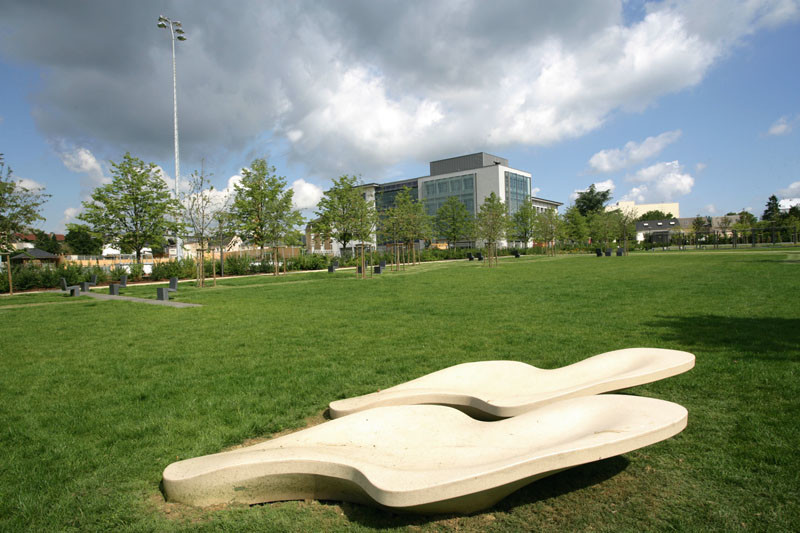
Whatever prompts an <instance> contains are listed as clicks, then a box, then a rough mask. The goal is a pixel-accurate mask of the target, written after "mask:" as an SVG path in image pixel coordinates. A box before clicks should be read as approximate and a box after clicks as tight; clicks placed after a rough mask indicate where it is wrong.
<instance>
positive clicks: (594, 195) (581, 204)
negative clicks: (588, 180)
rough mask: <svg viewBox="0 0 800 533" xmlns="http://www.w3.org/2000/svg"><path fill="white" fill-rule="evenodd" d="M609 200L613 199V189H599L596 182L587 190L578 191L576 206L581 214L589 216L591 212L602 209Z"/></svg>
mask: <svg viewBox="0 0 800 533" xmlns="http://www.w3.org/2000/svg"><path fill="white" fill-rule="evenodd" d="M609 200H611V191H610V190H606V191H598V190H597V188H596V187H595V186H594V183H592V184H591V185H590V186H589V188H588V189H587V190H585V191H583V192H580V193H578V197H577V198H576V199H575V207H577V208H578V211H580V213H581V215H583V216H588V215H590V214H591V213H598V212H600V211H602V210H603V207H605V205H606V203H608V202H609Z"/></svg>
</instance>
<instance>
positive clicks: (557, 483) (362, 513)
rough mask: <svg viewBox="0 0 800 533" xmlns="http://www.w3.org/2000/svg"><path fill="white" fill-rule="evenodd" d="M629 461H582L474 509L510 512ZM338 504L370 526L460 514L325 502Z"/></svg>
mask: <svg viewBox="0 0 800 533" xmlns="http://www.w3.org/2000/svg"><path fill="white" fill-rule="evenodd" d="M629 463H630V461H628V459H626V458H625V457H622V456H617V457H611V458H609V459H605V460H603V461H595V462H592V463H588V464H585V465H580V466H576V467H575V468H570V469H567V470H565V471H563V472H559V473H558V474H554V475H552V476H548V477H546V478H544V479H540V480H538V481H534V482H533V483H531V484H530V485H527V486H525V487H522V488H521V489H519V490H518V491H516V492H514V493H512V494H510V495H508V496H507V497H505V498H503V499H502V500H500V502H498V503H497V504H495V505H493V506H492V507H490V508H488V509H486V510H484V511H479V512H477V513H475V514H476V515H478V514H481V513H485V512H488V513H491V512H495V511H501V512H509V511H511V510H513V508H515V507H517V506H520V505H528V504H531V503H534V502H537V501H543V500H549V499H551V498H557V497H559V496H561V495H563V494H567V493H570V492H573V491H576V490H580V489H583V488H586V487H590V486H592V485H596V484H598V483H602V482H603V481H606V480H607V479H610V478H612V477H614V476H615V475H617V474H619V473H620V472H622V471H623V470H625V469H626V468H627V467H628V464H629ZM325 503H327V504H330V505H339V506H341V509H342V512H343V513H344V514H345V515H346V516H347V518H348V519H349V520H351V521H353V522H357V523H359V524H361V525H363V526H366V527H371V528H386V527H408V526H414V525H416V526H422V525H425V524H428V523H430V522H438V521H441V520H447V519H450V518H460V517H461V516H463V515H456V514H439V515H417V514H398V513H394V512H392V511H390V510H381V509H376V508H373V507H369V506H365V505H357V504H351V503H339V502H325Z"/></svg>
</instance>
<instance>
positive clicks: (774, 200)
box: [761, 194, 781, 223]
mask: <svg viewBox="0 0 800 533" xmlns="http://www.w3.org/2000/svg"><path fill="white" fill-rule="evenodd" d="M766 207H767V208H766V209H765V210H764V214H763V215H761V220H768V221H770V222H772V223H776V222H778V221H779V220H780V218H781V208H780V206H779V205H778V197H777V196H775V195H774V194H773V195H772V196H770V197H769V199H768V200H767V206H766Z"/></svg>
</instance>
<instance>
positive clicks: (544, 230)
mask: <svg viewBox="0 0 800 533" xmlns="http://www.w3.org/2000/svg"><path fill="white" fill-rule="evenodd" d="M563 227H564V225H563V219H562V218H561V216H560V215H559V214H558V211H557V210H555V209H545V210H544V211H542V212H541V213H537V214H536V217H535V218H534V224H533V232H534V233H533V237H534V238H535V239H536V240H537V241H539V242H542V243H544V245H545V247H546V248H547V250H550V251H551V252H552V254H553V255H555V253H556V248H555V242H556V240H557V239H558V238H560V237H561V235H562V232H563Z"/></svg>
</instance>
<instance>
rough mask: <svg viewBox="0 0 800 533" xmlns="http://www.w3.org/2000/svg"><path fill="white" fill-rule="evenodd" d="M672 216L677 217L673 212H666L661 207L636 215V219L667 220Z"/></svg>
mask: <svg viewBox="0 0 800 533" xmlns="http://www.w3.org/2000/svg"><path fill="white" fill-rule="evenodd" d="M670 218H675V217H673V216H672V213H670V212H666V213H665V212H664V211H661V210H659V209H652V210H650V211H647V212H646V213H642V214H641V215H640V216H638V217H636V220H667V219H670Z"/></svg>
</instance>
